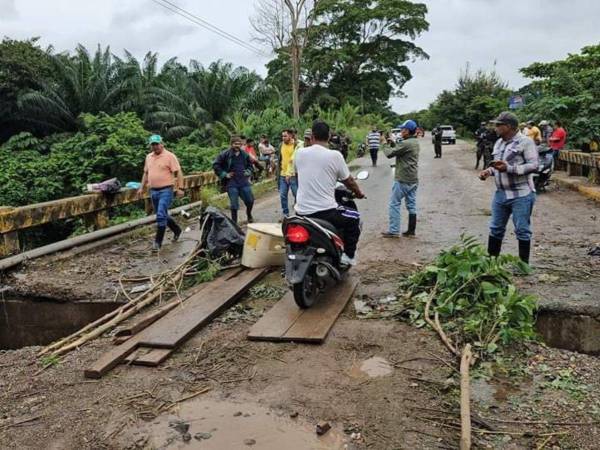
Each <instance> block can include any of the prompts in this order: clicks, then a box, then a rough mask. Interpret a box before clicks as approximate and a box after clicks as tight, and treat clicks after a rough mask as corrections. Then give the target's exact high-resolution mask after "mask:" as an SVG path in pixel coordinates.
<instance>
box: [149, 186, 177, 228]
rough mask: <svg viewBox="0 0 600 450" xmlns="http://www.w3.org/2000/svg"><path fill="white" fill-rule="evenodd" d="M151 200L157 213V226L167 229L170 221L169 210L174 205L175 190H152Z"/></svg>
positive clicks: (167, 188)
mask: <svg viewBox="0 0 600 450" xmlns="http://www.w3.org/2000/svg"><path fill="white" fill-rule="evenodd" d="M150 199H151V200H152V206H153V207H154V212H155V213H156V225H157V226H159V227H166V226H167V221H168V220H169V208H170V207H171V203H173V188H172V187H166V188H163V189H150Z"/></svg>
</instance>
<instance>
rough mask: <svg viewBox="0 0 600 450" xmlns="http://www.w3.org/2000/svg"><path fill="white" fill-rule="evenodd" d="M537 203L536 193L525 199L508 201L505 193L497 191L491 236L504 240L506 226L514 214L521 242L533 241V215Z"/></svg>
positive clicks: (493, 206)
mask: <svg viewBox="0 0 600 450" xmlns="http://www.w3.org/2000/svg"><path fill="white" fill-rule="evenodd" d="M534 203H535V192H532V193H530V194H529V195H526V196H524V197H518V198H513V199H510V200H509V199H507V198H506V193H505V192H504V191H500V190H498V191H496V193H495V194H494V199H493V200H492V220H491V221H490V235H491V236H493V237H495V238H497V239H503V238H504V233H505V232H506V224H507V223H508V219H509V218H510V215H511V214H512V219H513V224H514V226H515V234H516V235H517V239H518V240H520V241H530V240H531V234H532V233H531V213H532V211H533V205H534Z"/></svg>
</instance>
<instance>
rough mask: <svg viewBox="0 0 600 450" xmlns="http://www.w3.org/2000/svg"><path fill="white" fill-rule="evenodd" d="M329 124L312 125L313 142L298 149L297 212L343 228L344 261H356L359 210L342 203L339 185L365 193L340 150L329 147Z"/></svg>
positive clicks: (356, 194)
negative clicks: (337, 195) (337, 186)
mask: <svg viewBox="0 0 600 450" xmlns="http://www.w3.org/2000/svg"><path fill="white" fill-rule="evenodd" d="M329 133H330V130H329V126H328V125H327V124H326V123H325V122H322V121H320V120H317V121H315V122H314V123H313V126H312V145H311V146H309V147H305V148H301V149H298V150H297V151H296V153H295V155H294V165H295V167H296V173H297V174H298V196H297V198H296V206H295V209H296V213H297V214H298V215H300V216H307V217H314V218H317V219H323V220H326V221H327V222H329V223H331V224H332V225H333V226H334V227H336V228H337V229H338V230H340V231H341V234H342V236H343V239H344V254H343V255H342V263H344V264H350V265H356V258H355V254H356V246H357V244H358V238H359V237H360V222H359V219H360V215H359V213H358V211H355V210H352V209H347V208H344V207H343V206H339V205H338V204H337V202H336V201H335V186H336V183H337V182H338V181H340V182H342V183H344V185H346V187H347V188H348V189H350V190H351V191H352V192H353V193H354V195H355V196H356V198H364V197H365V196H364V194H363V193H362V191H361V190H360V188H359V187H358V185H357V184H356V181H354V178H352V175H350V171H349V170H348V166H347V165H346V162H345V161H344V157H343V156H342V154H341V153H340V152H337V151H334V150H329V148H328V142H329Z"/></svg>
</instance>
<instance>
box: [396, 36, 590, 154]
mask: <svg viewBox="0 0 600 450" xmlns="http://www.w3.org/2000/svg"><path fill="white" fill-rule="evenodd" d="M521 72H522V73H523V74H524V75H525V76H527V77H528V78H532V79H533V82H532V83H530V84H528V85H526V86H524V87H523V88H521V89H520V90H519V91H516V92H515V91H511V90H510V89H509V88H508V86H507V84H506V83H504V82H503V81H502V80H501V79H500V78H499V77H498V75H497V74H496V73H495V72H490V73H487V72H484V71H477V72H475V73H471V72H469V70H468V67H467V69H466V70H465V71H463V72H462V73H461V75H460V77H459V79H458V82H457V84H456V87H455V88H454V89H453V90H451V91H443V92H442V93H440V94H439V95H438V97H437V98H436V100H435V101H434V102H433V103H432V104H431V105H430V106H429V108H427V109H425V110H422V111H417V112H412V113H410V114H406V115H405V116H413V117H415V118H416V119H417V120H419V121H420V122H421V123H422V124H423V125H424V126H426V127H427V128H430V127H433V126H435V125H436V124H441V123H448V124H453V125H454V126H455V127H456V128H457V129H458V130H459V131H460V132H462V134H463V135H466V136H468V135H470V134H471V133H473V132H474V131H475V129H477V127H478V126H479V123H480V122H481V121H485V120H489V119H491V118H493V117H494V116H496V115H497V114H498V113H499V112H501V111H503V110H506V109H508V102H509V98H510V96H511V95H517V94H520V95H522V96H523V98H524V101H525V107H524V108H522V109H520V110H516V111H515V112H516V114H517V115H518V116H519V118H520V119H521V120H522V121H526V120H534V121H536V122H539V121H541V120H544V119H545V120H561V121H562V122H563V124H564V125H565V126H566V128H567V131H568V132H569V145H570V146H574V147H579V148H582V149H584V150H588V149H589V148H590V144H591V145H597V144H598V142H600V102H599V101H598V99H600V44H599V45H593V46H588V47H584V48H583V49H582V51H581V53H580V54H576V55H569V56H568V57H567V58H566V59H564V60H560V61H554V62H550V63H533V64H531V65H530V66H528V67H525V68H523V69H521ZM593 143H595V144H593Z"/></svg>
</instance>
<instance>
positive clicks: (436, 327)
mask: <svg viewBox="0 0 600 450" xmlns="http://www.w3.org/2000/svg"><path fill="white" fill-rule="evenodd" d="M436 292H437V284H436V285H435V286H434V287H433V290H432V291H431V294H429V297H428V298H427V303H426V304H425V311H424V313H423V318H424V319H425V322H427V324H428V325H429V326H430V327H431V328H432V329H433V330H435V331H436V332H437V334H438V335H439V336H440V339H441V340H442V342H443V343H444V345H445V346H446V348H447V349H448V350H450V352H452V354H453V355H455V356H459V354H458V351H457V350H456V348H455V347H454V345H452V343H451V342H450V340H449V339H448V336H446V333H444V330H442V326H441V325H440V321H439V316H438V313H437V312H436V313H435V322H434V321H433V320H431V317H429V308H430V307H431V302H432V301H433V297H434V296H435V294H436Z"/></svg>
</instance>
